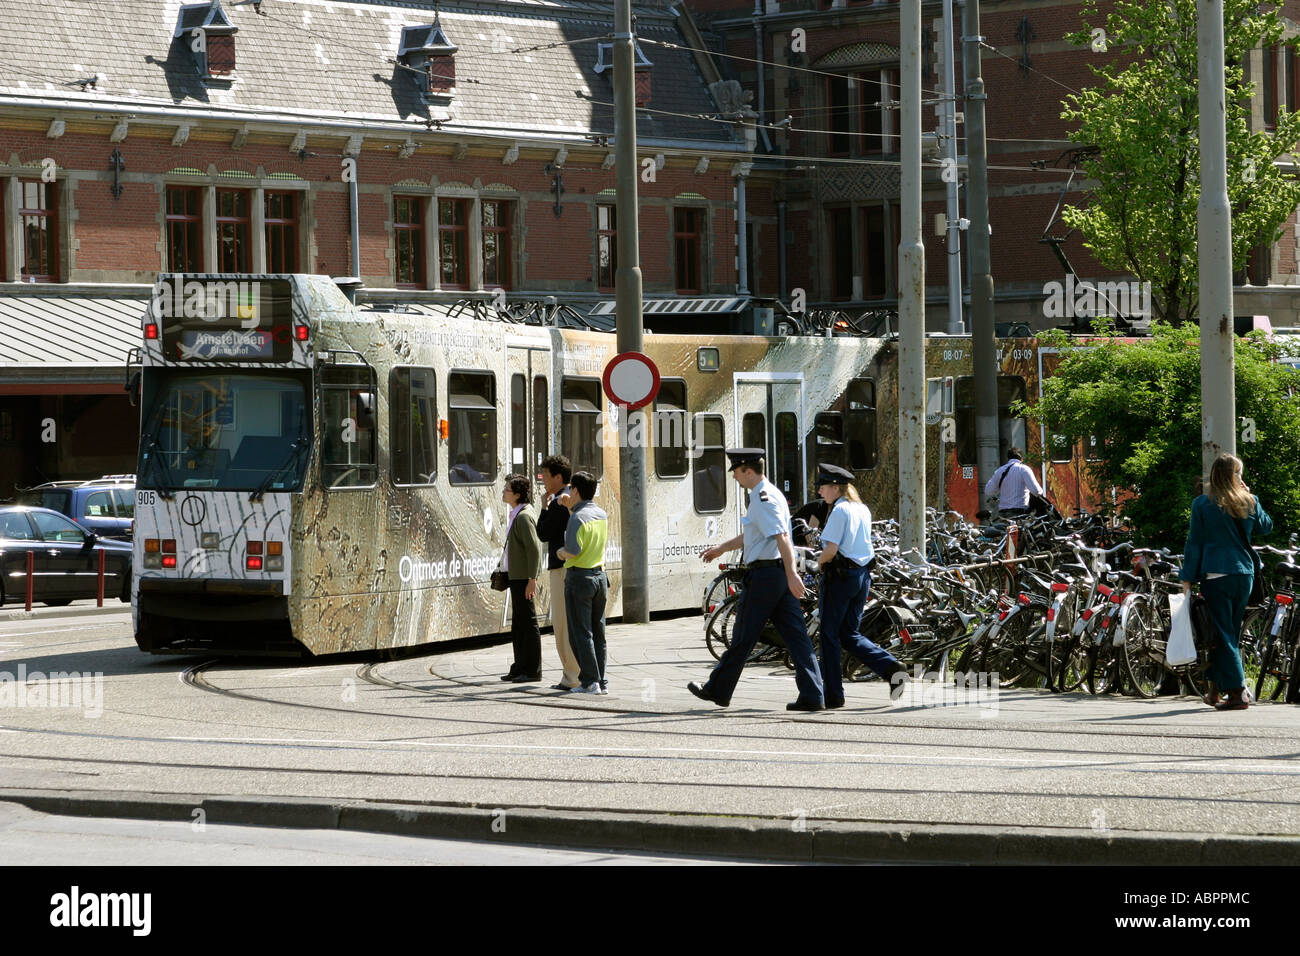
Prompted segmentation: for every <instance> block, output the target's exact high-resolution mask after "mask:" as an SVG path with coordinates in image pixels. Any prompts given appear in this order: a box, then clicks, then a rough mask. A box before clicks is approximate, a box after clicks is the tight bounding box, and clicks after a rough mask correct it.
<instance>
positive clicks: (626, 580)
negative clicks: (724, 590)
mask: <svg viewBox="0 0 1300 956" xmlns="http://www.w3.org/2000/svg"><path fill="white" fill-rule="evenodd" d="M633 43H634V41H633V38H632V0H617V2H616V3H615V4H614V137H615V141H614V186H615V192H616V194H617V195H616V198H615V208H616V210H617V215H618V224H617V230H618V267H617V270H616V271H615V273H614V300H615V308H616V310H617V320H616V329H617V333H618V350H619V352H640V351H642V350H643V349H642V341H641V335H642V328H641V246H640V235H641V233H640V223H639V221H638V220H639V203H638V199H637V181H636V177H637V162H636V89H635V82H636V81H635V77H634V76H633V56H634V49H633ZM632 416H640V417H641V419H642V421H641V424H642V425H643V426H644V417H645V412H644V411H636V412H633V413H632ZM633 425H634V423H633V422H632V421H630V420H629V422H628V428H627V430H626V432H624V434H627V435H633V434H636V432H637V431H638V430H637V429H634V427H633ZM639 431H640V433H641V434H646V432H645V429H644V427H642V428H641V429H639ZM618 480H619V524H620V527H621V535H620V537H621V541H622V549H623V553H622V562H621V563H622V569H623V620H624V621H625V622H627V623H631V624H645V623H646V622H647V621H649V620H650V580H649V574H648V563H649V553H648V550H647V549H648V544H647V535H646V473H645V447H644V444H643V443H637V442H630V441H623V442H620V443H619V450H618Z"/></svg>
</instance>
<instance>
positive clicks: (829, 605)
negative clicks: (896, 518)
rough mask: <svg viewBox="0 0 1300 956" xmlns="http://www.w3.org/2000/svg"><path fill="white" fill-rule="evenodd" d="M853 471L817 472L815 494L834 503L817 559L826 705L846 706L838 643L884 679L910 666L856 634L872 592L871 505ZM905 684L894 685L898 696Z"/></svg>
mask: <svg viewBox="0 0 1300 956" xmlns="http://www.w3.org/2000/svg"><path fill="white" fill-rule="evenodd" d="M852 481H853V473H852V472H851V471H848V470H847V469H844V468H840V467H839V466H838V465H821V466H820V467H819V469H818V472H817V493H818V494H819V495H821V497H822V500H823V501H825V502H826V503H827V504H828V505H829V506H830V512H829V513H828V514H827V516H826V526H825V528H824V529H823V530H822V534H821V538H822V545H823V550H822V553H821V555H820V556H819V557H818V559H817V563H818V566H819V567H820V568H821V569H822V572H823V576H822V588H821V645H822V646H821V652H822V659H821V665H822V667H821V671H822V682H823V684H824V686H825V693H826V706H827V707H843V706H844V684H843V681H842V680H841V676H840V646H841V644H843V646H844V648H845V649H846V650H847V651H848V652H849V653H850V654H852V655H853V656H854V657H856V658H857V659H858V660H860V661H862V663H864V664H866V665H867V666H868V667H870V668H871V669H872V670H873V671H875V672H876V673H877V674H878V675H880V676H881V677H883V678H884V679H885V680H886V681H891V680H892V678H893V676H894V675H895V674H897V673H899V672H900V671H901V672H903V673H904V674H906V672H907V669H906V668H905V667H904V666H903V665H902V664H900V663H899V662H898V660H897V659H896V658H895V657H894V656H893V655H892V654H890V653H889V652H888V651H886V650H885V649H884V648H882V647H878V646H877V645H875V644H873V643H872V642H871V641H869V640H867V639H866V638H865V637H863V636H862V635H861V634H860V633H858V622H859V620H861V618H862V609H863V607H864V606H866V603H867V594H868V592H869V591H870V590H871V572H870V571H869V570H868V565H869V564H870V563H871V562H872V559H873V557H874V552H873V551H872V548H871V509H870V508H868V507H867V506H866V505H864V504H863V503H862V499H861V498H859V497H858V492H857V490H856V489H855V488H854V487H853V485H852V484H851V482H852ZM901 689H902V685H901V683H899V684H895V685H894V686H893V687H892V688H891V696H895V697H897V696H899V694H900V692H901Z"/></svg>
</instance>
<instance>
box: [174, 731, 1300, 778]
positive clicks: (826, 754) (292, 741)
mask: <svg viewBox="0 0 1300 956" xmlns="http://www.w3.org/2000/svg"><path fill="white" fill-rule="evenodd" d="M162 739H163V740H171V741H177V742H183V743H220V744H286V745H302V744H308V745H316V746H351V747H356V746H363V747H364V746H366V745H369V746H370V747H372V748H383V749H388V748H390V747H391V746H392V744H390V743H388V742H386V741H375V740H346V739H316V738H306V737H164V738H162ZM401 744H402V746H409V747H436V748H444V749H469V750H506V751H520V750H533V751H544V752H572V753H585V754H591V755H600V754H605V753H608V754H688V755H696V756H705V757H707V756H717V757H813V758H832V759H844V758H846V757H847V758H850V759H854V760H886V761H887V760H918V761H928V762H931V763H952V762H967V763H1002V764H1006V763H1015V764H1028V765H1031V766H1063V767H1070V766H1076V767H1099V766H1109V765H1114V764H1115V763H1116V762H1117V758H1118V757H1122V756H1124V755H1122V754H1117V755H1108V756H1107V757H1105V758H1104V759H1099V760H1085V759H1081V758H1062V759H1044V758H1036V757H973V756H957V755H950V754H909V753H837V752H834V751H818V750H732V749H727V748H723V747H599V746H597V747H581V746H576V745H567V744H483V743H444V742H440V741H427V740H408V741H402V742H401ZM1205 759H1207V760H1210V759H1213V760H1214V761H1216V771H1215V772H1222V773H1241V772H1257V773H1268V774H1274V775H1277V776H1300V769H1297V770H1294V771H1286V770H1280V769H1278V768H1277V767H1273V766H1268V765H1247V766H1245V767H1241V768H1237V769H1235V770H1226V769H1222V767H1223V764H1225V763H1229V764H1230V763H1231V762H1232V761H1231V758H1227V759H1226V760H1225V758H1222V757H1214V758H1210V757H1206V758H1205ZM1152 762H1154V761H1153V760H1151V759H1142V760H1134V761H1132V762H1130V763H1129V764H1128V765H1127V766H1125V767H1124V768H1123V769H1125V770H1129V771H1133V770H1137V769H1139V768H1140V767H1141V765H1142V764H1149V763H1152ZM1199 762H1200V761H1199V760H1182V761H1178V762H1177V763H1175V764H1173V765H1164V766H1162V767H1157V768H1154V769H1153V770H1150V771H1143V772H1172V773H1179V772H1182V773H1186V772H1188V771H1178V770H1175V769H1173V768H1174V767H1176V766H1183V765H1187V766H1195V765H1196V764H1197V763H1199ZM1197 772H1199V771H1197Z"/></svg>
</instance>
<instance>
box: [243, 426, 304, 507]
mask: <svg viewBox="0 0 1300 956" xmlns="http://www.w3.org/2000/svg"><path fill="white" fill-rule="evenodd" d="M310 444H311V443H310V442H309V441H308V440H307V434H306V430H305V429H304V428H303V412H302V409H301V408H299V409H298V437H297V438H295V439H294V440H293V444H291V445H290V446H289V455H288V457H287V458H285V460H284V461H282V462H280V464H279V465H277V466H276V467H275V468H274V469H272V470H271V471H269V472H267V475H266V477H265V478H263V479H262V483H261V484H260V485H258V486H257V487H256V488H254V489H253V493H252V494H250V495H249V496H248V500H249V501H250V502H253V501H260V500H261V498H262V496H263V495H265V494H266V492H267V489H268V488H270V487H271V484H272V483H273V482H274V481H275V479H277V478H279V477H280V475H281V474H282V473H283V472H284V470H285V469H286V468H288V467H289V466H290V465H292V464H293V463H294V462H295V461H296V460H297V458H298V452H299V451H301V450H302V449H303V448H306V447H308V446H309V445H310Z"/></svg>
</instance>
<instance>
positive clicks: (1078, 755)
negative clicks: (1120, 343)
mask: <svg viewBox="0 0 1300 956" xmlns="http://www.w3.org/2000/svg"><path fill="white" fill-rule="evenodd" d="M219 663H221V661H220V660H212V661H205V662H202V663H200V664H196V665H193V666H192V667H189V668H187V669H186V670H185V671H183V672H182V674H181V677H182V682H183V683H186V684H189V685H190V686H193V687H196V688H197V689H200V690H204V691H207V692H209V693H214V694H219V695H222V696H226V697H232V698H237V699H242V700H247V701H252V702H256V703H265V704H279V705H283V706H288V707H295V708H299V709H307V710H318V711H328V712H335V713H345V714H349V715H364V716H373V717H388V718H393V719H400V720H420V721H432V722H434V723H452V724H457V725H464V724H476V725H480V726H487V727H491V728H495V729H496V730H495V732H503V733H504V732H511V731H522V732H530V731H537V732H549V731H553V730H555V729H557V728H556V725H555V724H554V723H553V722H545V721H524V720H501V719H480V718H467V717H463V716H462V717H454V716H453V717H445V716H435V715H431V714H413V713H410V712H392V711H380V710H372V709H364V708H358V707H340V706H337V705H329V704H313V703H306V702H301V701H286V700H280V699H277V698H273V697H265V696H261V695H257V694H250V693H248V692H246V691H240V690H235V689H232V688H224V687H220V686H218V685H214V684H212V683H210V682H209V681H208V680H207V679H206V677H204V675H203V671H204V670H206V669H207V668H209V667H211V666H214V665H216V664H219ZM385 663H388V662H382V661H381V662H373V663H367V664H362V665H359V666H358V668H357V671H356V675H357V677H358V679H360V680H362V681H364V682H366V683H369V684H372V685H375V686H379V687H384V688H387V689H390V690H400V691H403V692H406V693H416V694H420V695H422V696H428V697H433V698H439V699H450V700H464V699H465V697H466V696H469V697H472V698H474V699H476V700H479V701H483V702H489V703H507V702H508V703H510V704H518V705H520V706H527V707H544V708H548V709H554V708H559V709H564V710H569V711H586V712H589V713H592V712H594V713H604V714H618V715H619V716H620V717H632V718H653V722H663V721H671V722H673V723H677V724H680V723H681V722H683V721H690V722H698V723H703V722H707V723H709V724H715V723H716V722H717V721H718V719H719V718H722V719H724V720H732V721H734V720H746V719H749V720H759V721H762V722H764V723H779V724H783V725H785V724H792V723H799V724H801V725H803V726H807V725H808V723H809V722H807V721H799V720H797V719H781V718H780V717H775V716H772V715H766V714H761V715H755V714H739V713H738V714H730V715H724V714H704V715H699V714H692V713H690V712H683V713H679V714H673V713H664V712H660V711H628V710H626V709H622V708H613V707H589V706H585V705H583V704H578V703H573V704H567V703H564V702H563V701H555V700H553V699H552V698H549V697H546V698H542V699H538V700H528V699H526V698H511V699H510V700H509V701H502V700H500V699H499V698H494V697H489V696H488V695H484V694H469V695H466V694H464V693H458V692H455V691H450V690H442V689H438V688H428V687H421V686H420V685H418V684H412V683H409V682H406V681H396V680H392V679H391V678H388V677H384V676H382V675H380V674H377V673H375V671H376V669H377V668H379V667H381V666H383V665H384V664H385ZM429 672H430V674H431V675H432V676H434V677H435V678H438V679H442V680H453V682H454V683H457V684H458V685H460V686H470V687H472V686H474V685H473V684H469V682H466V681H458V680H454V679H452V678H448V677H446V676H445V675H440V674H437V673H436V672H434V671H433V670H432V666H430V670H429ZM826 726H835V727H844V726H853V727H864V728H873V729H886V730H892V731H898V730H921V731H943V732H951V731H953V730H960V731H964V732H967V733H970V732H986V731H989V730H992V729H994V728H990V727H988V726H987V725H980V726H965V725H960V724H945V725H932V724H926V725H925V726H923V727H917V726H915V725H910V726H904V725H900V724H899V723H897V722H887V721H880V720H869V719H868V720H860V719H859V720H854V721H853V722H852V723H849V722H845V721H834V722H827V723H826ZM996 729H997V731H998V732H999V733H1021V734H1035V735H1037V734H1042V733H1055V734H1069V735H1072V736H1078V735H1080V734H1081V733H1082V732H1081V731H1078V730H1065V729H1047V728H1040V727H1023V728H1018V727H998V728H996ZM582 730H583V731H584V732H588V733H591V732H595V733H601V734H629V733H630V734H639V735H653V736H656V737H658V736H664V737H671V738H674V739H677V738H681V737H683V736H692V737H700V738H704V739H706V740H718V741H730V740H743V741H745V742H747V743H751V744H752V743H755V742H762V741H773V742H775V743H776V744H778V745H785V746H788V745H790V744H791V742H792V741H791V739H790V738H789V737H785V736H780V735H773V734H754V733H743V732H741V733H725V732H723V733H719V732H716V731H697V730H693V729H692V730H682V729H680V728H678V729H668V728H664V729H660V728H655V727H649V726H646V722H644V721H643V722H642V723H639V724H637V725H635V726H617V727H610V726H602V725H590V724H588V725H585V726H583V727H582ZM489 732H493V731H483V733H489ZM477 733H478V732H475V735H477ZM1088 735H1089V736H1106V737H1142V738H1145V737H1151V738H1158V739H1161V740H1165V741H1168V740H1169V739H1170V736H1171V735H1168V734H1160V733H1152V732H1146V731H1135V732H1132V733H1127V732H1125V731H1122V730H1102V731H1094V730H1092V729H1091V728H1090V729H1089V731H1088ZM1175 736H1176V737H1177V739H1179V740H1193V741H1196V740H1209V741H1218V740H1224V739H1232V738H1230V737H1227V736H1226V735H1220V734H1213V735H1211V734H1198V735H1189V734H1178V735H1175ZM853 743H857V744H861V745H864V746H884V747H889V746H908V747H921V748H927V749H931V748H939V749H942V750H969V749H970V748H971V746H972V744H971V743H970V742H969V741H935V742H917V741H913V742H909V743H907V744H905V745H900V744H899V743H897V742H896V741H891V740H884V739H869V740H857V741H853ZM598 747H599V745H597V748H598ZM993 749H995V750H997V751H1000V752H1005V753H1012V754H1023V755H1024V758H1023V759H1026V760H1029V759H1032V758H1033V757H1034V756H1036V755H1044V754H1052V755H1061V756H1062V757H1063V758H1064V759H1062V760H1061V761H1060V769H1068V768H1069V766H1070V765H1071V763H1072V762H1075V761H1089V762H1092V761H1094V760H1095V758H1098V757H1107V758H1114V757H1124V758H1131V759H1135V760H1138V759H1142V758H1150V759H1155V760H1160V761H1170V760H1196V759H1201V755H1198V754H1181V753H1170V751H1169V750H1168V748H1164V749H1160V750H1139V751H1128V752H1123V753H1120V754H1115V753H1113V752H1109V751H1098V750H1090V749H1085V748H1071V749H1062V748H1060V747H1036V746H1025V745H1007V744H1002V745H998V746H997V747H995V748H993ZM934 759H935V760H936V762H942V761H943V760H944V757H943V756H941V755H935V758H934ZM1016 759H1017V758H1015V757H1008V758H1006V762H1008V763H1011V762H1014V761H1015V760H1016ZM1240 759H1243V760H1245V759H1249V760H1264V761H1266V760H1270V759H1278V758H1271V757H1250V758H1240Z"/></svg>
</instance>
